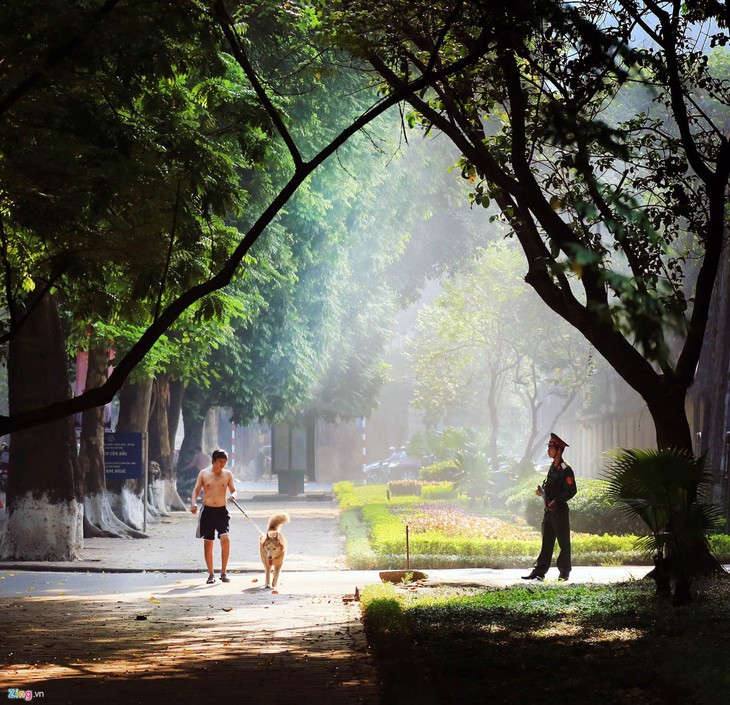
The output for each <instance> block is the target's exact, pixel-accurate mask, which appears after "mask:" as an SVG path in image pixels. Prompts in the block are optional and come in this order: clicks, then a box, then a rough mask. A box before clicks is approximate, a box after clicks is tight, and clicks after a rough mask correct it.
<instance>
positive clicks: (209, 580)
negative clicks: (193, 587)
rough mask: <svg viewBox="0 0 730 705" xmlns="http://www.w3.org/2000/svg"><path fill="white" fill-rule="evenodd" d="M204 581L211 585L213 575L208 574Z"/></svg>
mask: <svg viewBox="0 0 730 705" xmlns="http://www.w3.org/2000/svg"><path fill="white" fill-rule="evenodd" d="M205 582H206V583H208V585H212V584H213V583H214V582H215V575H209V576H208V579H207V580H206V581H205Z"/></svg>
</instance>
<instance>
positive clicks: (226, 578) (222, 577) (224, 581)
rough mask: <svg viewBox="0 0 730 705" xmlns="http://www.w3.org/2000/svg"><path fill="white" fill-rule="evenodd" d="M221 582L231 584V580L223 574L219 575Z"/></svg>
mask: <svg viewBox="0 0 730 705" xmlns="http://www.w3.org/2000/svg"><path fill="white" fill-rule="evenodd" d="M221 582H222V583H230V582H231V579H230V578H229V577H228V576H227V575H226V574H225V573H221Z"/></svg>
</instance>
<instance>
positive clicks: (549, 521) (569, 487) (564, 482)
mask: <svg viewBox="0 0 730 705" xmlns="http://www.w3.org/2000/svg"><path fill="white" fill-rule="evenodd" d="M542 489H543V492H544V495H543V497H544V499H545V513H544V515H543V518H542V549H541V550H540V555H539V556H538V557H537V562H536V563H535V567H534V569H533V571H532V574H533V576H536V577H545V574H546V573H547V572H548V570H549V568H550V563H551V562H552V559H553V550H554V548H555V541H556V540H557V542H558V546H559V547H560V553H559V554H558V560H557V566H558V570H559V571H560V577H561V578H564V579H567V578H568V576H569V575H570V569H571V556H570V513H569V510H568V500H569V499H571V498H573V497H575V493H576V491H577V488H576V485H575V475H574V474H573V468H571V467H570V465H568V464H567V463H565V462H563V461H562V460H561V462H560V464H559V465H557V466H555V465H551V466H550V469H549V470H548V474H547V477H546V478H545V481H544V482H543V483H542ZM553 500H554V501H555V504H554V505H553V508H552V509H548V503H549V502H551V501H553Z"/></svg>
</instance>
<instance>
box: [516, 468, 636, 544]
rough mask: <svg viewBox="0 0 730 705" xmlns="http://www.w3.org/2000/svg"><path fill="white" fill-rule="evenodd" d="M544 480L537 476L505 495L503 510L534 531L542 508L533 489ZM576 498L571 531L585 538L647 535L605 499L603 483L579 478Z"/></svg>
mask: <svg viewBox="0 0 730 705" xmlns="http://www.w3.org/2000/svg"><path fill="white" fill-rule="evenodd" d="M543 479H544V477H543V476H542V475H538V474H537V473H536V474H535V475H534V476H533V477H531V478H528V479H527V480H524V481H523V482H521V483H520V484H519V485H518V486H517V487H515V488H513V489H511V490H509V491H508V492H506V493H505V495H506V496H507V499H506V502H505V504H506V506H507V507H508V508H509V509H511V511H513V512H514V513H515V514H517V515H518V516H524V518H525V521H526V522H527V523H528V524H529V525H530V526H532V527H534V528H535V529H539V528H540V525H541V524H542V517H543V513H544V504H543V501H542V498H540V497H537V496H535V489H536V488H537V486H538V485H539V484H540V483H541V482H542V480H543ZM577 484H578V494H576V496H575V497H573V499H571V500H570V503H569V506H570V528H571V529H572V530H573V531H577V532H580V533H587V534H607V533H608V534H616V535H621V534H631V535H636V536H641V535H642V534H644V533H646V531H647V529H646V526H645V524H644V523H643V522H642V521H640V520H637V519H635V518H634V517H630V516H627V515H626V514H625V513H624V512H623V511H622V510H621V508H620V507H618V506H616V505H615V504H614V503H613V502H611V501H610V500H609V499H608V496H607V490H608V485H607V483H606V482H605V481H604V480H594V479H592V478H580V477H579V478H578V479H577Z"/></svg>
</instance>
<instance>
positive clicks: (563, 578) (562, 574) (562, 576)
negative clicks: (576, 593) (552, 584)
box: [558, 573, 570, 583]
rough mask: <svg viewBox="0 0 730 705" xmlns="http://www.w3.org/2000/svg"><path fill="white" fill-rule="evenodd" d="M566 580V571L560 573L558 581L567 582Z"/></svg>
mask: <svg viewBox="0 0 730 705" xmlns="http://www.w3.org/2000/svg"><path fill="white" fill-rule="evenodd" d="M568 580H570V576H569V575H568V574H567V573H561V574H560V577H559V578H558V581H559V582H563V583H564V582H567V581H568Z"/></svg>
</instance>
